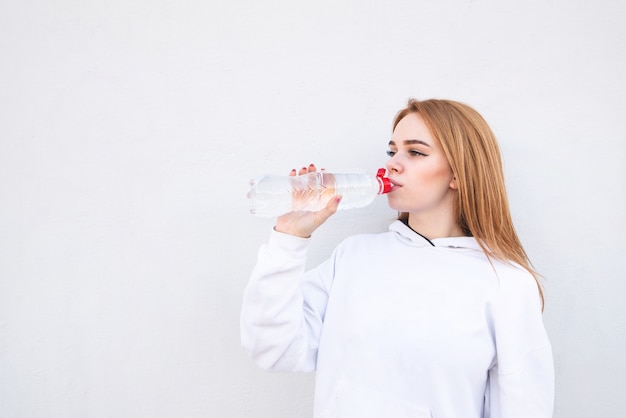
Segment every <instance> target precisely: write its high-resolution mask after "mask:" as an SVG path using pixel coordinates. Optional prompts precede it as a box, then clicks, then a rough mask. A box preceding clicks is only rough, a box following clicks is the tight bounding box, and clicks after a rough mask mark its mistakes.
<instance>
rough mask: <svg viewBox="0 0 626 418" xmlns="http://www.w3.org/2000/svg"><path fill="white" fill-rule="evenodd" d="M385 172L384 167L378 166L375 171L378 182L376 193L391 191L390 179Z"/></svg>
mask: <svg viewBox="0 0 626 418" xmlns="http://www.w3.org/2000/svg"><path fill="white" fill-rule="evenodd" d="M386 172H387V170H386V169H384V168H379V169H378V172H377V173H376V178H377V179H378V183H379V184H380V189H379V191H378V194H385V193H389V192H390V191H391V181H390V180H389V179H388V178H387V177H385V173H386Z"/></svg>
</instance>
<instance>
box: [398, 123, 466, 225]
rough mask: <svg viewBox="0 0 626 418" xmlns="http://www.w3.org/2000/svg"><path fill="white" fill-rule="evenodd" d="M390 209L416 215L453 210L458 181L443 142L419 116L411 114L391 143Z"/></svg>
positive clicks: (400, 126)
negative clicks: (433, 134) (437, 138)
mask: <svg viewBox="0 0 626 418" xmlns="http://www.w3.org/2000/svg"><path fill="white" fill-rule="evenodd" d="M388 154H389V157H390V159H389V161H388V162H387V174H388V176H389V178H390V179H391V182H392V184H393V187H392V190H391V192H389V193H388V194H387V198H388V201H389V206H390V207H391V208H392V209H395V210H398V211H400V212H409V213H410V215H411V216H414V215H421V214H424V215H427V214H432V215H437V214H438V213H440V212H443V213H450V212H451V211H452V205H453V198H454V193H455V189H456V187H457V186H456V180H455V179H454V178H453V177H454V176H453V174H452V169H451V168H450V164H449V163H448V160H447V158H446V156H445V154H444V153H443V150H442V149H441V146H440V145H439V143H438V142H437V141H436V140H435V139H434V138H433V137H432V134H431V133H430V131H429V129H428V128H427V127H426V124H425V123H424V121H423V119H422V117H421V116H420V115H419V113H409V114H408V115H407V116H405V117H404V118H402V120H400V122H399V123H398V125H397V126H396V128H395V130H394V132H393V135H392V138H391V141H389V151H388Z"/></svg>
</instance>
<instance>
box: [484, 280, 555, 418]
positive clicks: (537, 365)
mask: <svg viewBox="0 0 626 418" xmlns="http://www.w3.org/2000/svg"><path fill="white" fill-rule="evenodd" d="M492 315H493V316H492V321H493V323H492V324H493V332H494V339H495V343H496V353H497V354H496V356H497V358H496V361H495V364H494V366H493V367H492V368H491V369H490V370H489V376H488V379H489V383H488V387H487V394H486V399H485V400H486V402H485V407H486V408H485V409H486V414H485V418H528V417H533V418H549V417H552V413H553V406H554V365H553V360H552V348H551V346H550V342H549V340H548V337H547V334H546V331H545V328H544V325H543V319H542V313H541V299H540V296H539V292H538V290H537V285H536V283H535V281H534V280H533V278H532V277H531V276H530V275H529V274H527V273H526V272H521V271H517V272H515V273H513V274H512V275H510V276H509V275H507V276H506V277H500V290H499V295H498V296H497V298H496V301H495V302H494V304H493V311H492Z"/></svg>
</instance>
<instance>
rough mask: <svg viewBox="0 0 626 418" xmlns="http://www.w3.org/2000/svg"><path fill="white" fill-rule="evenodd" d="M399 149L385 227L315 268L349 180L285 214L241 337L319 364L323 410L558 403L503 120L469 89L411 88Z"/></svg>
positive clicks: (289, 361) (421, 410) (287, 365)
mask: <svg viewBox="0 0 626 418" xmlns="http://www.w3.org/2000/svg"><path fill="white" fill-rule="evenodd" d="M388 154H389V156H390V158H389V161H388V162H387V174H388V176H389V178H390V179H391V182H392V184H393V187H392V190H391V192H390V193H389V194H388V201H389V206H390V207H391V208H392V209H395V210H398V211H399V212H400V217H399V219H398V220H397V221H395V222H394V223H392V224H391V226H390V228H389V232H387V233H381V234H369V235H358V236H355V237H351V238H348V239H346V240H345V241H344V242H343V243H341V244H340V245H339V246H338V247H337V248H336V249H335V251H334V252H333V254H332V256H331V257H330V259H329V260H327V261H326V262H324V263H322V264H321V265H320V266H318V267H317V268H314V269H312V270H310V271H307V272H305V269H304V266H305V261H306V251H307V246H308V243H309V237H310V236H311V234H312V233H313V232H314V231H315V229H317V228H318V227H319V226H320V225H321V224H323V223H324V222H325V221H326V220H327V219H328V218H329V217H330V216H331V215H332V214H333V213H335V211H336V210H337V205H338V204H339V201H340V196H338V197H336V198H335V199H332V200H331V201H330V202H329V203H328V205H327V206H326V208H325V209H323V210H322V211H319V212H293V213H288V214H285V215H283V216H280V217H279V218H278V219H277V222H276V226H275V228H274V231H272V232H271V235H270V238H269V241H268V243H267V244H266V245H264V246H263V247H262V248H261V250H260V252H259V256H258V257H259V258H258V262H257V265H256V267H255V269H254V271H253V273H252V276H251V278H250V283H249V285H248V287H247V289H246V292H245V296H244V303H243V308H242V316H241V336H242V344H243V346H244V347H245V348H246V349H247V350H248V351H249V352H250V354H251V356H252V357H253V358H254V360H255V361H256V362H257V363H258V364H259V366H261V367H263V368H265V369H268V370H279V371H313V370H316V373H317V376H316V388H315V416H316V417H350V418H365V417H376V418H380V417H391V418H399V417H418V418H419V417H437V418H448V417H450V418H452V417H458V418H474V417H475V418H478V417H489V418H511V417H519V418H542V417H551V416H552V409H553V397H554V395H553V394H554V384H553V383H554V371H553V364H552V352H551V347H550V343H549V340H548V338H547V336H546V333H545V329H544V326H543V322H542V308H543V293H542V291H541V288H540V287H539V283H538V281H537V274H536V273H535V272H534V270H533V269H532V267H531V265H530V262H529V260H528V257H527V256H526V253H525V252H524V249H523V248H522V246H521V244H520V242H519V239H518V238H517V235H516V233H515V230H514V228H513V225H512V221H511V216H510V213H509V209H508V202H507V198H506V193H505V188H504V178H503V172H502V163H501V158H500V153H499V150H498V145H497V143H496V140H495V138H494V135H493V133H492V132H491V130H490V129H489V127H488V125H487V124H486V122H485V121H484V119H483V118H482V117H481V116H480V115H479V114H478V113H477V112H476V111H475V110H473V109H472V108H470V107H469V106H467V105H464V104H461V103H458V102H454V101H448V100H426V101H416V100H410V101H409V102H408V105H407V107H406V108H405V109H403V110H401V111H400V112H399V113H398V114H397V116H396V118H395V120H394V125H393V135H392V138H391V141H389V151H388ZM308 171H315V166H313V165H311V166H309V167H308V168H303V169H301V170H300V172H299V174H305V173H306V172H308ZM291 174H292V175H295V174H296V171H295V170H292V172H291Z"/></svg>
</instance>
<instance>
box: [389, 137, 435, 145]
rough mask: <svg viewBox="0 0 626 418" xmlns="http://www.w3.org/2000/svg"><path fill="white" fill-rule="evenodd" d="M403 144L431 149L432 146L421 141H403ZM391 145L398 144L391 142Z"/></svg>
mask: <svg viewBox="0 0 626 418" xmlns="http://www.w3.org/2000/svg"><path fill="white" fill-rule="evenodd" d="M402 143H403V144H404V145H425V146H427V147H430V145H429V144H428V143H426V142H424V141H422V140H421V139H405V140H404V141H402ZM389 145H394V146H395V145H396V143H395V142H394V141H389Z"/></svg>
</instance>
